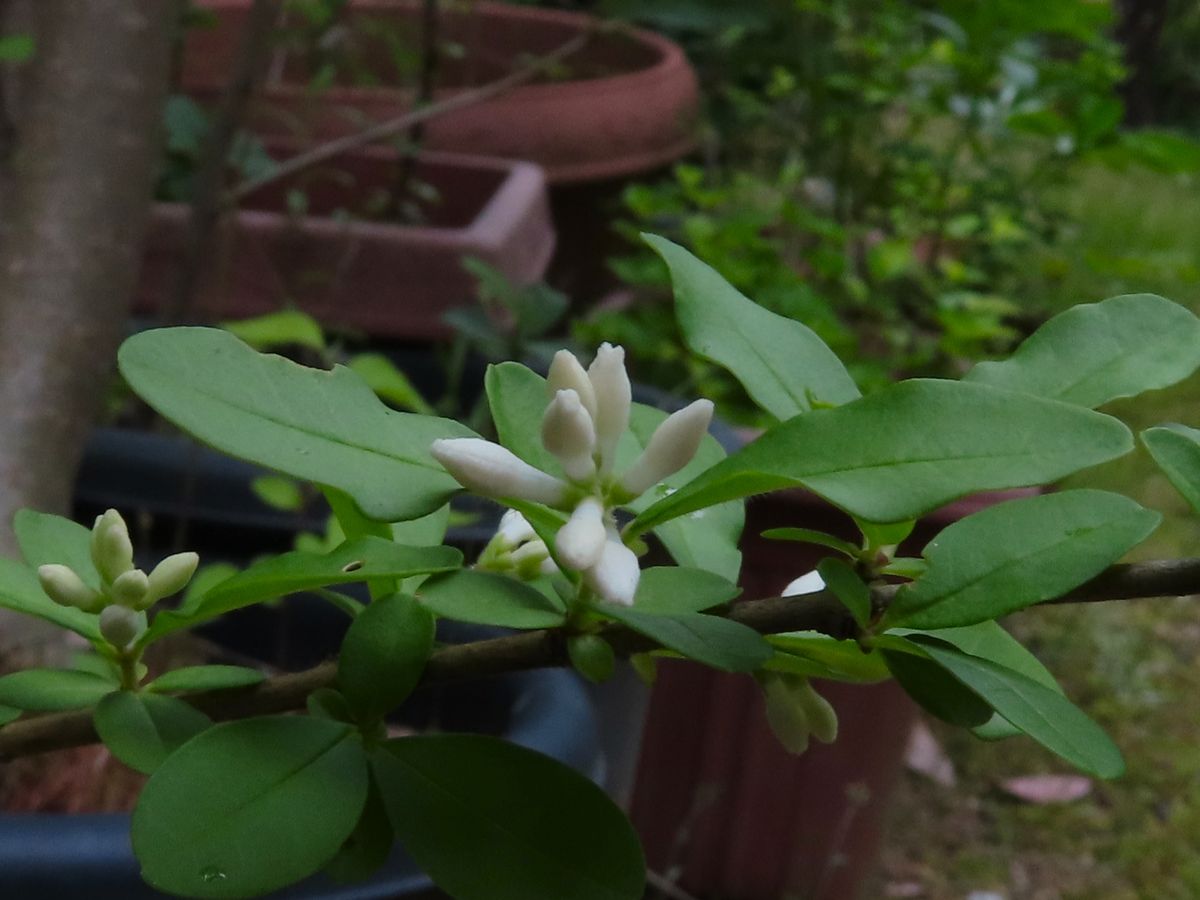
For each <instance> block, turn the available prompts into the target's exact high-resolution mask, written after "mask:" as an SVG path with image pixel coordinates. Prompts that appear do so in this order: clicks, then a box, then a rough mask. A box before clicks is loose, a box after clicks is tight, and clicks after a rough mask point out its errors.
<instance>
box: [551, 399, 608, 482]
mask: <svg viewBox="0 0 1200 900" xmlns="http://www.w3.org/2000/svg"><path fill="white" fill-rule="evenodd" d="M542 445H543V446H544V447H545V448H546V449H547V450H549V451H550V452H551V453H553V454H554V457H555V458H556V459H557V460H558V461H559V462H560V463H562V467H563V471H564V472H566V473H567V477H568V478H570V479H571V480H572V481H582V482H586V481H590V480H591V479H592V477H593V476H595V474H596V461H595V460H594V459H593V458H592V453H593V452H594V451H595V449H596V428H595V426H594V425H593V424H592V417H591V415H590V414H589V413H588V411H587V410H586V409H584V408H583V404H582V403H581V402H580V401H579V395H578V394H577V393H575V391H573V390H571V389H567V390H563V391H558V392H557V393H556V394H555V395H554V399H553V400H551V401H550V405H549V406H547V407H546V415H545V416H544V417H543V418H542Z"/></svg>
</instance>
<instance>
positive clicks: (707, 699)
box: [632, 491, 1031, 900]
mask: <svg viewBox="0 0 1200 900" xmlns="http://www.w3.org/2000/svg"><path fill="white" fill-rule="evenodd" d="M1029 493H1031V492H1030V491H1014V492H1004V493H1000V494H981V495H978V496H975V497H970V498H966V499H965V500H962V501H959V502H958V503H955V504H951V505H950V506H948V507H945V508H944V509H941V510H938V511H937V512H935V513H933V514H931V515H930V516H928V517H926V518H925V519H923V520H922V521H921V522H919V523H918V525H917V528H916V530H915V531H914V533H913V536H912V537H911V538H910V539H909V541H908V542H906V545H905V548H904V549H905V550H906V551H911V552H913V553H916V552H918V551H919V549H920V548H921V547H922V546H924V544H925V543H927V542H928V541H929V539H930V538H932V537H933V536H934V535H935V534H936V533H937V532H938V531H940V530H941V529H942V528H943V527H945V525H947V524H949V523H950V522H953V521H955V520H957V519H960V518H963V517H964V516H966V515H969V514H970V513H972V512H975V511H976V510H978V509H981V508H983V507H984V506H987V505H990V504H992V503H995V502H998V501H999V500H1002V499H1010V498H1012V497H1014V496H1023V495H1026V494H1029ZM746 514H747V521H746V529H745V535H746V537H745V539H744V540H743V546H742V550H743V553H744V563H743V568H742V573H743V574H742V581H741V584H742V587H743V589H744V594H743V596H745V597H765V596H771V595H777V594H778V593H779V592H780V591H781V590H783V588H784V587H785V586H786V585H787V584H788V583H789V582H790V581H791V580H792V579H794V578H796V577H798V576H799V575H802V574H804V573H805V572H807V571H811V570H812V569H813V568H815V566H816V564H817V562H818V561H819V560H820V559H821V558H822V557H823V556H825V555H827V554H828V551H824V550H823V549H822V548H820V547H816V546H813V545H809V544H797V543H790V542H781V541H768V540H764V539H762V538H759V537H757V536H758V535H759V534H760V533H761V532H763V531H765V530H766V529H768V528H776V527H782V526H798V527H806V528H815V529H820V530H822V531H826V532H829V533H831V534H835V535H838V536H840V537H843V538H845V539H847V540H853V539H855V538H856V536H857V533H856V531H855V529H854V527H853V523H852V522H851V520H850V519H849V518H848V517H847V516H845V514H843V513H842V512H840V511H839V510H837V509H835V508H834V507H832V506H830V505H829V504H827V503H825V502H824V501H823V500H821V499H820V498H818V497H816V496H814V495H811V494H807V493H803V492H798V491H791V492H783V493H778V494H771V495H768V496H766V497H761V498H758V499H756V500H754V501H752V502H750V503H748V504H747V506H746ZM819 690H820V692H821V694H822V695H824V696H825V697H826V698H827V699H828V700H829V701H830V702H831V703H832V704H833V705H834V707H835V708H836V709H837V712H838V718H839V720H840V728H839V735H838V740H837V742H836V743H834V744H832V745H823V744H814V745H813V746H811V747H810V749H809V750H808V752H806V753H805V754H804V755H803V756H799V757H797V756H792V755H790V754H789V753H787V752H786V751H785V750H784V749H783V748H782V747H781V746H780V745H779V742H778V741H777V740H776V739H775V737H774V735H773V734H772V733H771V730H770V727H769V726H768V725H767V722H766V717H765V713H764V710H763V703H762V700H761V696H760V695H761V691H760V690H759V688H758V686H757V685H756V684H755V682H754V681H753V679H751V678H749V677H747V676H734V675H727V674H723V673H719V672H715V671H713V670H710V669H704V668H701V667H699V666H692V665H688V664H686V663H666V664H661V665H660V669H659V678H658V680H657V682H656V683H655V686H654V691H653V693H652V696H651V701H650V710H649V715H648V718H647V724H646V730H645V734H644V736H643V743H642V756H641V763H640V767H639V771H638V780H637V787H636V790H635V793H634V801H633V807H632V817H633V821H634V824H635V825H636V826H637V828H638V831H639V832H640V834H641V836H642V841H643V844H644V846H645V850H646V858H647V861H648V864H649V865H650V867H651V868H652V869H654V870H656V871H660V872H679V873H681V883H682V885H683V887H684V888H685V889H687V890H690V891H693V892H695V893H697V895H699V896H714V897H716V896H719V897H721V898H722V900H778V898H780V897H784V896H787V897H792V896H794V897H802V898H804V900H853V898H856V897H858V896H859V894H860V891H861V887H862V884H863V883H864V882H865V880H866V879H867V878H868V877H869V875H870V873H871V871H872V867H873V866H874V864H875V859H876V855H877V851H878V847H879V841H880V830H881V827H882V822H883V813H884V810H885V808H886V803H887V800H888V797H889V795H890V794H891V792H892V789H893V787H894V786H895V783H896V779H897V777H898V776H899V774H900V770H901V764H902V760H903V756H904V747H905V742H906V740H907V737H908V733H909V730H910V729H911V727H912V724H913V721H914V717H915V715H916V707H915V706H914V704H913V703H912V701H910V700H909V699H908V697H907V695H905V693H904V692H903V691H902V690H901V689H900V688H899V687H898V686H897V685H896V683H895V682H893V681H888V682H883V683H881V684H876V685H848V684H841V683H830V682H821V683H820V684H819Z"/></svg>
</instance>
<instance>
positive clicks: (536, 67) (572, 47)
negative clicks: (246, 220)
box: [225, 25, 606, 204]
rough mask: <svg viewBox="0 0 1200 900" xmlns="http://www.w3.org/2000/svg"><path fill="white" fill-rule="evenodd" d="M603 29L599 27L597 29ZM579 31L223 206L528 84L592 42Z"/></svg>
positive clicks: (270, 177)
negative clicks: (513, 66) (503, 71)
mask: <svg viewBox="0 0 1200 900" xmlns="http://www.w3.org/2000/svg"><path fill="white" fill-rule="evenodd" d="M603 27H606V26H604V25H599V26H597V28H603ZM594 30H596V29H593V30H592V31H583V32H581V33H579V34H577V35H576V36H575V37H573V38H571V39H570V40H569V41H566V42H565V43H563V44H561V45H560V46H558V47H557V48H555V49H554V50H551V51H550V52H549V53H547V54H546V55H545V56H539V57H537V58H536V59H533V60H530V62H529V63H528V65H526V66H524V67H523V68H520V69H517V70H516V71H514V72H511V73H509V74H508V75H505V76H504V77H503V78H499V79H497V80H496V81H491V82H488V83H487V84H484V85H481V86H479V87H477V88H473V89H472V90H469V91H463V92H462V93H460V94H455V95H454V96H452V97H449V98H448V99H446V100H443V101H442V102H441V103H432V104H430V105H429V106H425V107H422V108H421V109H414V110H413V111H412V112H408V113H405V114H404V115H402V116H397V117H396V118H394V119H388V120H387V121H386V122H380V123H378V124H377V125H372V126H371V127H370V128H368V129H366V130H365V131H360V132H357V133H355V134H350V135H346V136H345V137H340V138H336V139H335V140H332V141H329V142H327V143H324V144H321V145H320V146H319V147H314V148H313V149H311V150H308V151H306V152H304V153H298V154H297V155H295V156H293V157H292V158H290V159H287V160H284V161H283V162H281V163H280V164H279V165H277V166H276V167H275V168H274V169H272V170H271V171H270V172H266V173H264V174H263V175H261V176H259V177H258V178H252V179H250V180H248V181H245V182H243V183H242V184H240V185H238V186H236V187H234V188H233V189H232V190H230V191H229V192H228V193H227V194H226V195H225V202H226V203H228V204H237V203H240V202H241V201H242V200H244V199H245V198H246V197H248V196H249V195H251V194H253V193H254V192H255V191H257V190H260V189H261V188H264V187H266V186H267V185H269V184H274V183H275V182H276V181H279V180H280V179H283V178H288V177H290V176H292V175H295V174H296V173H297V172H302V171H304V170H305V169H307V168H310V167H312V166H315V165H318V164H320V163H323V162H325V161H326V160H329V159H333V158H334V157H336V156H340V155H341V154H343V153H346V152H347V151H349V150H354V149H356V148H358V147H362V146H365V145H367V144H374V143H378V142H379V141H383V140H386V139H387V138H390V137H394V136H395V135H397V134H400V133H402V132H405V131H408V130H409V129H410V128H413V127H415V126H417V125H420V124H423V123H425V122H429V121H431V120H433V119H436V118H439V117H441V116H444V115H447V114H448V113H452V112H457V111H458V110H460V109H465V108H466V107H468V106H473V105H475V104H476V103H481V102H483V101H484V100H491V99H492V98H493V97H498V96H500V95H501V94H504V93H506V92H508V91H511V90H512V89H513V88H517V87H520V86H521V85H522V84H525V83H526V82H527V81H530V80H532V79H533V78H534V77H536V76H537V75H538V74H540V73H541V72H543V71H545V70H546V69H551V68H553V67H554V66H557V65H558V64H559V63H561V62H563V61H564V60H566V59H567V58H569V57H571V56H573V55H574V54H576V53H578V52H579V51H580V50H582V49H583V48H584V47H586V46H587V45H588V43H589V42H590V41H591V39H592V34H593V31H594Z"/></svg>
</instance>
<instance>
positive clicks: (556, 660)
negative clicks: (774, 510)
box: [0, 559, 1200, 760]
mask: <svg viewBox="0 0 1200 900" xmlns="http://www.w3.org/2000/svg"><path fill="white" fill-rule="evenodd" d="M895 593H896V586H895V585H888V586H885V587H882V588H879V589H878V590H877V591H875V594H876V596H875V598H874V599H875V601H876V603H877V604H879V605H882V606H886V605H887V604H888V603H889V602H890V601H891V599H892V597H893V596H895ZM1189 594H1200V559H1177V560H1158V561H1154V562H1145V563H1134V564H1131V565H1118V566H1112V567H1110V568H1109V569H1107V570H1106V571H1104V572H1103V573H1101V574H1100V575H1099V576H1097V577H1096V578H1094V579H1093V580H1092V581H1090V582H1088V583H1087V584H1085V585H1083V586H1081V587H1079V588H1077V589H1076V590H1074V591H1071V592H1070V593H1068V594H1065V595H1064V596H1062V597H1059V598H1056V599H1054V600H1050V601H1047V604H1054V603H1098V602H1103V601H1107V600H1135V599H1149V598H1152V597H1178V596H1185V595H1189ZM727 615H728V617H729V618H730V619H732V620H733V621H735V622H740V623H741V624H743V625H746V626H747V627H749V628H753V629H754V630H755V631H757V632H759V633H760V634H781V633H784V632H789V631H817V632H820V633H821V634H826V635H829V636H831V637H836V638H840V639H848V638H851V637H853V636H854V635H855V633H856V630H857V627H856V625H855V624H854V620H853V619H852V618H851V616H850V614H849V613H848V612H847V611H846V609H845V607H844V606H842V604H841V602H840V601H839V600H838V599H837V598H836V597H834V596H833V595H832V594H830V593H828V592H824V591H822V592H821V593H818V594H810V595H806V596H804V597H768V598H766V599H763V600H751V601H747V602H744V603H738V604H736V605H734V606H733V607H731V608H730V609H729V611H728V613H727ZM602 633H603V635H604V637H605V639H606V640H607V641H608V642H609V643H610V644H611V645H612V647H613V650H614V651H615V652H616V653H617V655H618V656H622V657H627V656H629V655H631V654H633V653H644V652H646V651H649V650H654V649H657V647H658V645H657V644H656V643H655V642H654V641H652V640H650V639H649V638H646V637H644V636H642V635H640V634H637V633H636V632H633V631H630V630H629V629H628V628H624V627H622V626H619V625H611V626H609V627H608V628H606V629H605V630H604V631H603V632H602ZM567 663H568V658H567V649H566V641H565V639H564V635H563V633H562V632H560V631H552V630H543V631H525V632H521V633H520V634H514V635H509V636H506V637H499V638H491V639H490V640H486V641H476V642H475V643H471V644H460V645H457V646H453V647H443V648H441V649H440V650H437V651H435V652H434V654H433V655H432V656H431V657H430V658H429V662H428V664H427V665H426V667H425V674H424V676H423V678H422V680H421V683H422V685H430V684H444V683H447V682H451V681H463V680H469V679H474V678H483V677H486V676H490V675H502V674H504V673H507V672H517V671H523V670H526V669H542V668H547V667H550V666H563V665H567ZM336 677H337V665H336V664H335V663H333V662H327V663H322V664H321V665H319V666H316V667H315V668H312V669H307V670H305V671H303V672H295V673H292V674H288V675H280V676H277V677H275V678H268V679H267V680H265V681H263V682H261V683H259V684H257V685H254V686H252V687H248V688H243V689H238V690H225V691H206V692H203V693H196V694H185V695H184V699H185V700H187V701H188V702H189V703H191V704H192V705H193V706H195V707H196V708H198V709H200V710H203V711H204V712H206V713H208V714H209V715H211V716H212V717H213V718H215V719H219V720H228V719H240V718H245V717H247V716H255V715H264V714H269V713H280V712H287V711H288V710H293V709H299V708H301V707H303V706H304V703H305V701H306V700H307V698H308V695H309V694H311V693H312V692H313V691H315V690H317V689H318V688H322V687H329V686H330V685H332V684H334V681H335V679H336ZM95 741H96V732H95V729H94V728H93V727H92V715H91V712H90V711H87V710H84V711H80V712H68V713H53V714H48V715H39V716H34V717H32V718H29V719H22V720H19V721H17V722H14V723H12V724H11V725H8V726H6V727H5V728H4V729H2V730H0V760H8V759H14V758H16V757H18V756H29V755H31V754H34V753H43V752H45V751H47V750H61V749H63V748H66V747H75V746H79V745H81V744H89V743H94V742H95Z"/></svg>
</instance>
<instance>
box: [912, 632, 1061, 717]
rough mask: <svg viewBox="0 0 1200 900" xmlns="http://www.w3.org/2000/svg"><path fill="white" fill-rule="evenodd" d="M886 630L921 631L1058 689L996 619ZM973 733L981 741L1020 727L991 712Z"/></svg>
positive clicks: (1048, 675) (1052, 679)
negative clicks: (956, 625) (931, 628)
mask: <svg viewBox="0 0 1200 900" xmlns="http://www.w3.org/2000/svg"><path fill="white" fill-rule="evenodd" d="M889 633H890V634H899V635H904V634H925V635H929V636H930V637H935V638H938V639H939V640H943V641H945V642H946V643H947V644H950V645H952V646H954V647H957V648H958V649H959V650H961V651H962V652H963V653H969V654H970V655H971V656H980V657H983V658H984V659H986V660H990V661H991V662H994V663H996V664H997V665H1000V666H1004V668H1006V669H1012V670H1013V671H1015V672H1020V673H1021V674H1022V675H1024V676H1026V677H1028V678H1032V679H1033V680H1034V681H1036V682H1039V683H1040V684H1044V685H1045V686H1046V687H1048V688H1050V689H1052V690H1055V691H1058V693H1060V694H1061V693H1062V692H1063V691H1062V688H1061V687H1060V686H1059V684H1058V682H1057V681H1055V680H1054V676H1053V675H1051V674H1050V670H1049V669H1047V668H1046V667H1045V666H1043V665H1042V663H1041V662H1040V661H1039V660H1038V658H1037V657H1036V656H1034V655H1033V654H1032V653H1030V652H1029V651H1028V650H1026V649H1025V648H1024V647H1022V646H1021V644H1020V643H1018V641H1017V639H1016V638H1014V637H1013V636H1012V635H1011V634H1009V633H1008V632H1007V631H1005V630H1004V628H1003V626H1001V625H1000V623H999V622H980V623H978V624H977V625H966V626H964V627H962V628H939V629H937V630H936V631H910V630H909V629H906V628H898V629H895V630H894V631H892V632H889ZM971 730H972V731H973V732H974V734H975V736H976V737H978V738H982V739H983V740H985V741H998V740H1001V739H1003V738H1008V737H1013V736H1015V735H1018V734H1021V733H1022V732H1021V729H1019V728H1017V727H1015V726H1014V725H1013V724H1012V723H1011V722H1009V721H1007V720H1006V719H1005V718H1004V717H1003V716H1000V715H996V714H993V715H992V718H991V719H990V720H988V721H987V722H986V723H985V724H983V725H980V726H979V727H977V728H973V729H971Z"/></svg>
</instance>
